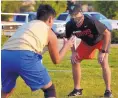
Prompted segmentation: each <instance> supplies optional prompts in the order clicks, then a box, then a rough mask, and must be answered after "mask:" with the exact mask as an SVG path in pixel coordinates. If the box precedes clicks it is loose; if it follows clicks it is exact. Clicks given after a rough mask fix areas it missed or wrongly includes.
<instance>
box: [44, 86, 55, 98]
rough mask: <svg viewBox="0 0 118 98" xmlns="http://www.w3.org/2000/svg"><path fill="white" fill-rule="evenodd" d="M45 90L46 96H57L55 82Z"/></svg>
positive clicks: (46, 97)
mask: <svg viewBox="0 0 118 98" xmlns="http://www.w3.org/2000/svg"><path fill="white" fill-rule="evenodd" d="M43 92H44V96H45V98H48V97H55V98H56V91H55V87H54V84H52V85H51V86H50V87H49V88H47V89H44V90H43Z"/></svg>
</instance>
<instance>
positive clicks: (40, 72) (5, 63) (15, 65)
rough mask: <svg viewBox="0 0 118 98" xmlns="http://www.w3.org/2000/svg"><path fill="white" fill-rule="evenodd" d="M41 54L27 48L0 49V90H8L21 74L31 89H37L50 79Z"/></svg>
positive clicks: (13, 85)
mask: <svg viewBox="0 0 118 98" xmlns="http://www.w3.org/2000/svg"><path fill="white" fill-rule="evenodd" d="M41 60H42V56H41V55H39V54H37V53H34V52H32V51H28V50H2V51H1V72H2V73H1V78H2V91H3V92H6V93H8V92H10V91H11V90H12V89H13V88H14V87H15V84H16V79H17V78H18V76H21V77H22V79H23V80H24V81H25V82H26V84H27V85H28V86H29V87H30V88H31V90H32V91H34V90H38V89H40V88H42V87H44V86H45V85H46V84H48V83H49V82H50V81H51V80H50V77H49V74H48V72H47V70H46V68H45V67H44V66H43V64H42V62H41Z"/></svg>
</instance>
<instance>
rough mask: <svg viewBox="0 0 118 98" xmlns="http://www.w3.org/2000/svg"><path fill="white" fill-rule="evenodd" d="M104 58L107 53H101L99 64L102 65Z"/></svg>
mask: <svg viewBox="0 0 118 98" xmlns="http://www.w3.org/2000/svg"><path fill="white" fill-rule="evenodd" d="M104 57H105V53H102V52H100V53H99V57H98V62H99V63H102V62H103V60H104Z"/></svg>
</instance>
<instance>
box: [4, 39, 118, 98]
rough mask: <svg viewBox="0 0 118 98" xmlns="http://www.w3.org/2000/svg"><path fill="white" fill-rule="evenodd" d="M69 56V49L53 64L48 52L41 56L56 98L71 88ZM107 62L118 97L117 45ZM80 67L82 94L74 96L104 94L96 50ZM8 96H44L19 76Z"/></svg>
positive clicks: (64, 97)
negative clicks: (59, 61)
mask: <svg viewBox="0 0 118 98" xmlns="http://www.w3.org/2000/svg"><path fill="white" fill-rule="evenodd" d="M6 40H7V38H6V37H2V45H3V43H4V41H6ZM70 56H71V52H70V51H69V52H68V53H67V54H66V56H65V57H64V59H63V61H62V62H61V64H58V65H54V64H53V63H52V61H51V59H50V56H49V53H48V52H46V53H45V54H44V56H43V64H44V66H45V67H46V68H47V69H48V70H49V74H50V76H51V78H52V81H53V83H54V84H55V86H56V92H57V98H68V97H67V94H68V93H69V92H70V91H71V90H72V89H73V79H72V72H71V63H70ZM109 64H110V67H111V71H112V83H111V87H112V92H113V96H114V98H118V47H111V52H110V54H109ZM81 67H82V81H81V86H82V88H83V89H84V90H83V96H81V97H76V98H101V97H102V96H103V94H104V90H105V85H104V81H103V78H102V71H101V67H100V65H99V64H98V62H97V52H96V56H95V58H94V59H93V60H84V61H82V64H81ZM53 70H58V71H53ZM60 70H62V71H60ZM9 98H44V97H43V92H42V91H41V90H38V91H35V92H31V90H30V88H29V87H28V86H27V85H26V84H25V82H24V81H23V80H22V79H21V78H20V77H19V78H18V79H17V83H16V88H15V90H14V92H13V94H12V95H11V96H10V97H9ZM102 98H103V97H102Z"/></svg>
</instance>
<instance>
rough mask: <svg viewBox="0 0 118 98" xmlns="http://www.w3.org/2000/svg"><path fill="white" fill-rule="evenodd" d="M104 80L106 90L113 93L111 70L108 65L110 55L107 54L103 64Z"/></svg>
mask: <svg viewBox="0 0 118 98" xmlns="http://www.w3.org/2000/svg"><path fill="white" fill-rule="evenodd" d="M101 67H102V73H103V79H104V82H105V85H106V90H110V91H111V87H110V85H111V70H110V67H109V64H108V53H106V54H105V57H104V60H103V62H102V63H101Z"/></svg>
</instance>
